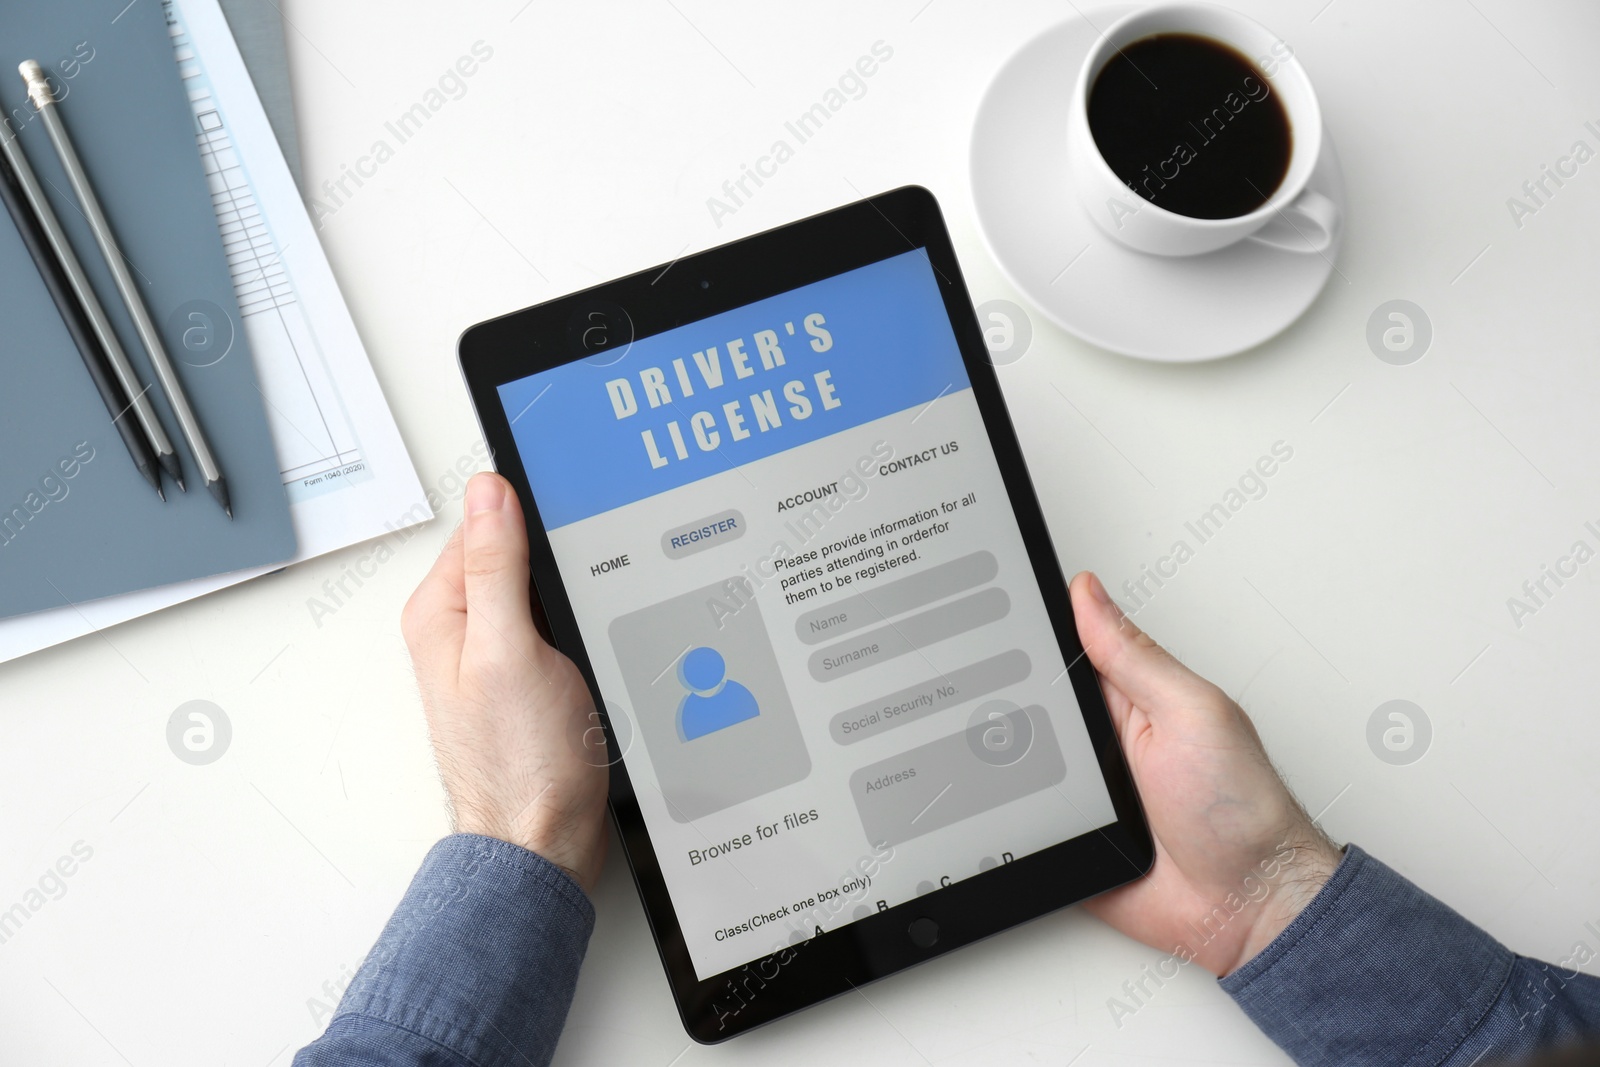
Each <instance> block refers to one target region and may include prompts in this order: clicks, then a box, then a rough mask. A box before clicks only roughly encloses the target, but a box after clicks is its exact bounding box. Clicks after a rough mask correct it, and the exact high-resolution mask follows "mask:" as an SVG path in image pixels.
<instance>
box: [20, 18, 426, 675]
mask: <svg viewBox="0 0 1600 1067" xmlns="http://www.w3.org/2000/svg"><path fill="white" fill-rule="evenodd" d="M163 7H164V9H165V11H166V14H167V25H168V29H169V31H170V32H171V35H172V41H173V48H174V50H175V54H176V59H177V62H178V66H179V71H180V73H181V75H182V77H183V82H184V88H185V89H186V90H187V92H188V95H189V100H190V104H191V105H192V106H193V108H194V112H195V122H196V140H197V142H198V144H199V148H200V155H201V159H202V160H203V161H204V163H205V167H206V173H207V177H208V178H209V180H210V184H211V195H212V202H213V205H214V206H215V209H216V213H217V224H218V226H219V227H220V229H221V232H222V238H223V243H224V251H225V252H226V253H227V256H228V265H229V270H230V271H231V273H232V277H233V284H234V291H235V293H236V295H237V297H238V301H239V310H240V314H241V315H242V317H243V322H242V323H241V324H240V327H241V328H242V329H243V331H244V334H245V337H246V338H247V339H248V341H249V348H250V351H251V353H252V355H253V356H254V359H255V362H256V374H257V375H258V377H259V379H260V384H261V390H262V396H263V399H264V400H265V401H266V408H267V418H268V421H269V422H270V424H271V426H272V434H273V441H274V444H275V447H276V449H277V453H278V463H279V469H280V470H281V471H282V473H283V482H284V491H285V493H287V494H288V497H289V502H290V515H291V517H292V518H293V521H294V527H295V534H296V536H297V537H298V538H299V545H300V548H299V553H298V554H297V555H296V556H295V558H294V560H293V561H292V562H300V561H301V560H306V559H311V558H313V557H315V556H320V555H323V554H324V553H327V552H332V551H334V550H336V549H340V548H344V547H346V546H348V545H352V544H356V543H358V542H361V541H366V540H370V539H372V538H374V537H379V536H382V535H384V534H387V533H390V532H392V531H394V530H398V529H403V528H405V527H407V526H411V525H414V524H416V523H418V522H426V521H427V520H428V519H431V518H432V517H433V511H432V509H431V508H429V506H428V503H427V499H426V496H425V494H424V493H423V489H422V485H421V483H420V481H419V480H418V479H417V474H416V469H415V468H414V467H413V466H412V464H411V460H410V457H408V456H407V455H406V450H405V445H404V443H403V442H402V441H401V439H400V432H399V429H398V427H396V425H395V422H394V416H393V415H392V413H391V412H390V411H389V407H388V405H387V404H386V403H385V402H384V399H383V393H382V392H381V390H380V389H379V387H378V381H377V378H376V377H375V376H374V375H373V373H372V365H371V364H370V363H369V362H368V359H367V354H366V350H365V348H363V347H362V344H361V338H360V337H359V336H358V335H357V333H356V328H355V323H354V322H353V321H352V320H351V318H350V311H349V309H348V308H347V307H346V306H345V303H344V299H343V297H341V296H340V294H339V287H338V283H337V282H335V280H334V277H333V272H332V270H331V269H330V268H329V266H328V260H327V257H326V256H325V255H324V254H323V251H322V245H321V243H320V242H319V241H318V240H317V235H316V230H315V228H314V227H313V226H312V223H311V218H310V216H309V215H307V213H306V209H305V206H304V205H303V204H302V203H301V201H300V196H299V192H298V190H297V189H296V187H295V184H294V179H293V178H292V177H291V176H290V173H289V168H288V165H287V164H286V163H285V162H284V158H283V151H282V149H280V148H279V146H278V142H277V139H276V138H275V137H274V136H273V133H272V128H271V126H270V125H269V124H268V122H267V116H266V113H265V111H264V110H263V109H262V107H261V100H260V98H259V97H258V96H257V95H256V91H255V87H254V85H253V84H252V83H251V80H250V75H249V73H248V71H246V69H245V66H244V61H243V60H242V59H241V58H240V56H239V49H238V46H237V45H236V44H235V42H234V39H233V34H232V32H231V31H230V30H229V28H228V24H227V21H226V20H225V19H224V17H223V14H222V9H221V7H220V6H219V5H218V3H217V0H166V2H165V3H164V5H163ZM197 314H198V315H199V317H198V318H193V317H192V321H193V323H194V328H195V329H197V330H217V329H226V328H227V327H226V324H222V325H220V326H219V324H218V323H216V322H211V321H207V316H206V314H205V312H204V311H203V310H201V311H199V312H197ZM218 358H226V356H225V355H219V356H218ZM277 569H278V568H276V567H264V568H258V569H253V570H246V571H237V572H234V573H232V574H221V575H213V576H210V577H206V578H199V579H195V580H194V581H189V582H180V583H178V584H176V585H168V586H162V587H160V588H157V589H146V590H141V591H139V592H136V593H127V594H124V595H121V596H114V597H106V598H103V599H100V600H93V601H86V602H84V603H80V604H71V605H64V606H63V607H61V608H57V609H54V610H51V611H43V612H35V613H34V614H31V615H23V616H19V617H17V618H14V619H8V620H5V621H3V622H0V662H4V661H6V660H10V659H15V658H16V657H18V656H22V655H26V654H27V653H29V652H34V651H37V650H38V649H41V648H47V647H49V646H51V645H55V644H59V643H60V642H62V641H68V640H71V639H72V638H75V637H81V636H83V635H84V634H87V633H91V632H93V631H95V630H102V629H105V628H106V627H108V626H114V625H116V624H117V623H119V622H126V621H127V620H129V619H134V618H138V617H139V616H141V615H146V614H148V613H150V612H152V611H158V610H160V609H162V608H165V607H170V606H171V605H173V604H179V603H182V602H183V601H186V600H191V599H193V598H195V597H197V596H202V595H204V594H206V593H209V592H213V591H214V590H217V589H222V588H226V587H227V586H230V585H234V584H237V583H238V582H242V581H246V580H248V579H250V578H254V577H257V576H259V575H261V574H266V573H269V572H271V571H273V570H277Z"/></svg>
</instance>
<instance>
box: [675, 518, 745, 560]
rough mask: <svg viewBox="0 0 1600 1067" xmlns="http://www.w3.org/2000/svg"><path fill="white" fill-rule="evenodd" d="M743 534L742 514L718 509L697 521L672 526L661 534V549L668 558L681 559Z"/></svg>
mask: <svg viewBox="0 0 1600 1067" xmlns="http://www.w3.org/2000/svg"><path fill="white" fill-rule="evenodd" d="M743 536H744V516H743V515H741V514H739V513H738V512H737V511H732V510H729V511H719V512H717V514H715V515H709V516H707V517H706V518H703V519H700V520H699V521H698V522H691V523H688V524H686V525H683V526H674V527H673V528H672V529H670V530H668V531H667V532H666V533H664V534H662V535H661V551H663V552H665V553H666V554H667V558H668V559H682V558H683V557H684V556H691V555H693V554H694V553H696V552H703V551H705V550H706V549H708V548H711V547H712V546H713V545H720V544H722V543H723V542H725V541H734V540H737V539H738V538H741V537H743Z"/></svg>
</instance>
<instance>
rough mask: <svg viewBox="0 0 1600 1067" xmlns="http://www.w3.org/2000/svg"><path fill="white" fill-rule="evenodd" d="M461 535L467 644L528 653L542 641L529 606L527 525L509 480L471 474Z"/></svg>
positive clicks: (482, 649)
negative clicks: (462, 533) (463, 532)
mask: <svg viewBox="0 0 1600 1067" xmlns="http://www.w3.org/2000/svg"><path fill="white" fill-rule="evenodd" d="M466 512H467V516H466V520H465V523H464V524H463V525H464V529H465V534H464V535H463V539H462V572H463V579H464V582H465V584H464V586H463V592H464V595H465V597H466V604H467V634H466V641H467V647H468V648H470V649H473V650H474V651H477V652H482V653H484V654H488V655H494V654H496V653H503V652H513V653H515V654H517V655H519V656H523V657H527V656H531V655H532V654H533V653H534V650H535V649H536V648H537V647H538V646H539V645H540V644H542V642H541V641H540V640H539V636H538V633H537V632H536V631H535V630H534V627H533V616H532V614H531V613H530V610H529V607H528V530H527V527H525V526H524V525H523V522H522V506H521V505H520V504H518V503H517V495H516V493H514V492H513V491H512V489H511V483H509V482H507V481H506V480H505V479H504V478H502V477H500V476H499V475H498V474H490V473H483V474H476V475H473V478H472V481H471V482H470V483H468V485H467V500H466Z"/></svg>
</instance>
